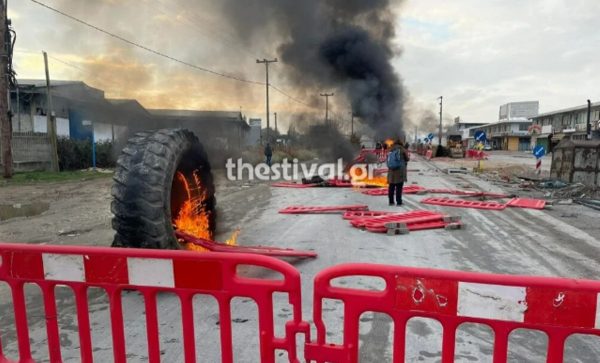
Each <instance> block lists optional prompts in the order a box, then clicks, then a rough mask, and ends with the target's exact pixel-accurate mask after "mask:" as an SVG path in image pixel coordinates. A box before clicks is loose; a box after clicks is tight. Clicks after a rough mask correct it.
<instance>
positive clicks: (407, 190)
mask: <svg viewBox="0 0 600 363" xmlns="http://www.w3.org/2000/svg"><path fill="white" fill-rule="evenodd" d="M421 192H426V189H425V188H423V187H422V186H419V185H406V186H405V187H403V188H402V193H403V194H417V193H421ZM361 193H363V194H365V195H372V196H382V195H388V189H387V188H377V189H369V190H364V191H362V192H361Z"/></svg>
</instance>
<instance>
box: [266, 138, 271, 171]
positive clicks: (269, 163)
mask: <svg viewBox="0 0 600 363" xmlns="http://www.w3.org/2000/svg"><path fill="white" fill-rule="evenodd" d="M265 157H266V159H267V160H266V162H267V165H269V167H271V158H272V157H273V149H271V144H269V143H267V146H265Z"/></svg>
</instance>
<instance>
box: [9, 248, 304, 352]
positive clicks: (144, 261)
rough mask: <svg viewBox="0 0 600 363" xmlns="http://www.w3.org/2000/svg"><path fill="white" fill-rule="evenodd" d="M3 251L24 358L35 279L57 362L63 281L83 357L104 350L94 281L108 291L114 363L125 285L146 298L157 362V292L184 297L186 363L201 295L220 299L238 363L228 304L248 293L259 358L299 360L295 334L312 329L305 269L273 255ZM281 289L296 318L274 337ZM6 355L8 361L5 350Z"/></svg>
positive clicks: (224, 334)
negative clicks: (97, 343)
mask: <svg viewBox="0 0 600 363" xmlns="http://www.w3.org/2000/svg"><path fill="white" fill-rule="evenodd" d="M0 256H1V265H0V281H4V282H6V283H7V284H8V285H9V286H10V289H11V292H12V300H13V301H12V302H13V304H12V307H13V309H14V316H15V325H16V332H17V342H18V351H19V362H33V360H32V358H31V353H32V349H31V346H30V344H31V343H30V339H29V337H30V331H29V328H28V323H27V308H26V302H25V295H24V285H25V284H30V283H32V284H35V285H38V286H39V287H40V289H41V292H42V295H43V303H44V313H45V317H46V319H45V322H46V338H47V343H48V347H49V352H48V360H49V361H51V362H61V361H62V355H61V338H60V335H59V327H58V315H57V302H56V299H55V293H54V291H55V288H56V287H57V286H58V285H60V286H68V287H70V288H71V289H72V290H73V291H74V294H75V302H76V306H77V314H76V317H77V325H78V331H79V344H80V348H79V350H80V354H81V357H80V361H82V362H92V360H93V355H92V352H93V351H94V350H95V348H98V347H92V339H91V333H90V329H91V327H90V315H89V314H90V312H89V306H88V300H87V298H88V297H87V294H88V290H89V289H90V288H92V287H97V288H102V289H104V291H106V293H107V295H108V297H109V304H110V322H111V329H112V342H113V354H114V362H118V363H122V362H123V363H124V362H126V361H127V359H128V357H127V355H126V348H125V331H124V322H123V306H122V300H121V293H122V291H123V290H126V289H127V290H137V291H139V292H140V293H141V294H142V295H143V297H144V302H145V309H146V314H145V319H146V334H147V339H148V361H149V362H151V363H157V362H160V361H161V347H160V335H159V325H158V316H157V295H158V294H159V293H163V292H170V293H174V294H176V295H178V297H179V300H180V302H181V312H182V314H181V325H182V327H183V331H182V333H183V334H182V337H183V349H184V351H183V352H182V357H183V358H184V359H185V362H195V361H196V343H195V342H196V338H195V334H194V308H193V305H192V300H193V297H194V295H196V294H205V295H211V296H213V297H214V298H215V300H216V301H217V302H218V305H219V322H220V324H219V325H220V331H221V336H220V338H221V339H220V345H221V357H222V361H223V362H227V363H230V362H233V350H232V326H231V323H232V322H231V307H230V304H231V300H232V298H234V297H246V298H250V299H252V300H254V302H255V303H256V306H257V307H258V325H259V326H258V327H257V331H256V336H257V337H258V341H259V344H260V360H261V362H270V363H272V362H275V351H276V350H285V351H287V353H288V354H289V357H290V361H292V362H298V359H297V355H296V353H297V351H296V335H297V334H309V326H308V324H307V323H305V322H303V321H302V310H301V292H300V273H299V272H298V271H297V270H296V269H295V268H294V267H292V266H291V265H289V264H287V263H285V262H283V261H279V260H276V259H273V258H268V257H264V256H254V255H245V254H221V253H193V252H189V251H156V250H143V249H120V248H98V247H65V246H40V245H25V244H1V245H0ZM241 265H243V266H258V267H261V268H265V269H268V270H270V271H273V272H274V273H275V274H277V273H278V274H280V275H281V276H279V279H277V277H274V279H256V278H248V277H244V276H241V275H238V273H237V270H236V269H237V267H238V266H241ZM279 292H280V293H286V294H288V295H289V304H290V305H291V308H292V317H291V320H290V321H288V322H287V323H286V324H285V337H276V336H275V333H274V316H273V314H274V313H273V294H274V293H279ZM3 303H4V302H3ZM8 306H10V305H8V304H7V305H6V307H5V309H8ZM2 313H3V314H4V313H5V311H3V312H2ZM6 313H7V314H8V312H6ZM6 343H8V342H2V344H1V345H0V347H6V345H7V344H6ZM38 354H39V352H38ZM139 358H141V357H139ZM0 361H1V362H9V361H8V360H7V359H6V357H5V356H4V353H3V351H2V349H1V348H0Z"/></svg>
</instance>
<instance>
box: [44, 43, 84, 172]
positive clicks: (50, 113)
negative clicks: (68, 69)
mask: <svg viewBox="0 0 600 363" xmlns="http://www.w3.org/2000/svg"><path fill="white" fill-rule="evenodd" d="M42 53H43V54H44V67H45V68H46V101H47V107H46V108H47V110H46V117H47V121H46V125H47V126H46V128H47V131H48V137H49V138H50V148H51V150H50V158H51V160H52V171H54V172H58V171H59V169H58V151H57V150H56V149H57V146H56V144H57V142H56V118H55V117H54V105H53V104H52V92H51V91H50V71H49V70H48V54H47V53H46V52H44V51H42ZM93 133H94V129H92V140H93ZM92 142H93V141H92Z"/></svg>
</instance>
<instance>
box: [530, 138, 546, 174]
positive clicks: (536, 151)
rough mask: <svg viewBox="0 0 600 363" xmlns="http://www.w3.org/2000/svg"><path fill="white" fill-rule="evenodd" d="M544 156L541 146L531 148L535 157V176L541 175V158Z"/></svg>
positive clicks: (544, 149) (543, 149)
mask: <svg viewBox="0 0 600 363" xmlns="http://www.w3.org/2000/svg"><path fill="white" fill-rule="evenodd" d="M544 155H546V148H545V147H543V146H542V145H538V146H536V147H534V148H533V156H535V159H536V161H535V173H536V174H537V175H541V174H542V158H543V157H544Z"/></svg>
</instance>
